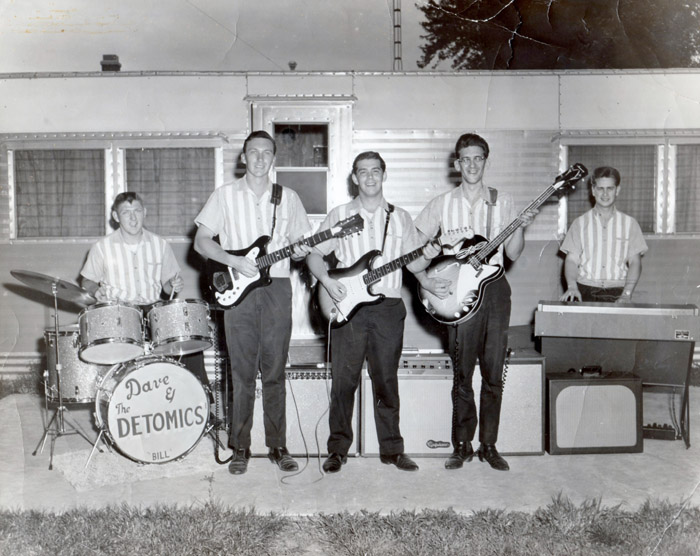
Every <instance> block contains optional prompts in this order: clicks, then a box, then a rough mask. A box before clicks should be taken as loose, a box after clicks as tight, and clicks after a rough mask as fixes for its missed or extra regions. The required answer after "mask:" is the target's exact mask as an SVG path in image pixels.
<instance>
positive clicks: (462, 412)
mask: <svg viewBox="0 0 700 556" xmlns="http://www.w3.org/2000/svg"><path fill="white" fill-rule="evenodd" d="M510 293H511V292H510V285H509V284H508V281H507V280H506V279H505V277H501V278H499V279H498V280H496V281H495V282H493V283H491V284H489V285H488V286H487V287H486V289H485V290H484V300H483V303H482V306H481V308H480V309H479V310H478V311H477V312H476V314H475V315H474V316H473V317H472V318H471V319H469V320H468V321H466V322H464V323H462V324H459V325H458V326H456V327H455V326H451V327H449V329H448V340H449V348H450V356H451V357H452V363H453V368H454V385H453V388H452V404H453V406H452V407H453V411H452V443H453V444H454V445H455V446H456V445H457V443H458V442H471V441H472V440H473V439H474V434H475V432H476V426H477V423H479V442H481V443H483V444H495V443H496V440H497V439H498V423H499V419H500V415H501V400H502V397H503V364H504V362H505V357H506V349H507V346H508V324H509V321H510ZM477 358H478V360H479V369H480V371H481V393H480V396H479V417H478V419H477V415H476V403H475V401H474V388H473V387H472V376H473V375H474V367H475V365H476V361H477Z"/></svg>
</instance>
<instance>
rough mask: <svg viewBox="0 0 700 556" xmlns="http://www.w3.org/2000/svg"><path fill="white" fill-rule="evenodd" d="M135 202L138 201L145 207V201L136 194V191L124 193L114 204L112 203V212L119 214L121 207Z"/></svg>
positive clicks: (116, 198) (117, 197) (118, 196)
mask: <svg viewBox="0 0 700 556" xmlns="http://www.w3.org/2000/svg"><path fill="white" fill-rule="evenodd" d="M134 201H138V202H139V203H141V206H144V205H143V199H142V198H141V196H140V195H139V194H138V193H135V192H134V191H125V192H124V193H120V194H119V195H117V196H116V197H115V198H114V202H113V203H112V211H114V212H116V213H118V212H119V207H120V206H122V205H123V204H124V203H133V202H134Z"/></svg>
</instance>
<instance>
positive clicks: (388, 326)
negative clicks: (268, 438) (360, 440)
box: [328, 298, 406, 455]
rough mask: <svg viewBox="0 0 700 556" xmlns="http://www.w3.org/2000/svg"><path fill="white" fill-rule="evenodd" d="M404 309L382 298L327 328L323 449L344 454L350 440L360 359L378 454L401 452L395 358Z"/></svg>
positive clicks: (400, 303)
mask: <svg viewBox="0 0 700 556" xmlns="http://www.w3.org/2000/svg"><path fill="white" fill-rule="evenodd" d="M405 319H406V307H405V306H404V304H403V301H402V300H401V299H396V298H387V299H384V300H383V301H381V302H380V303H378V304H376V305H365V306H363V307H361V308H360V309H359V310H358V311H357V312H356V313H355V315H354V316H353V317H352V319H351V320H350V321H349V322H347V323H345V324H344V325H342V326H340V327H338V328H334V329H333V330H332V331H331V358H332V363H333V367H332V368H333V370H332V374H333V380H332V384H331V407H330V415H329V419H328V421H329V425H330V437H329V438H328V452H329V453H332V452H337V453H339V454H342V455H346V454H347V453H348V450H349V449H350V445H351V444H352V439H353V431H352V414H353V409H354V407H355V392H356V391H357V387H358V385H359V384H360V378H361V373H362V366H363V363H364V361H365V357H366V358H367V362H368V372H369V376H370V378H371V380H372V393H373V399H374V422H375V424H376V426H377V438H378V440H379V452H380V453H381V454H383V455H393V454H400V453H402V452H403V451H404V446H403V438H402V437H401V432H400V430H399V380H398V377H397V372H398V366H399V359H400V357H401V350H402V348H403V327H404V320H405Z"/></svg>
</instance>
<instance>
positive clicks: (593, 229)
mask: <svg viewBox="0 0 700 556" xmlns="http://www.w3.org/2000/svg"><path fill="white" fill-rule="evenodd" d="M589 181H590V186H591V193H592V194H593V198H594V199H595V205H594V206H593V208H592V209H591V210H589V211H588V212H585V213H584V214H582V215H581V216H579V217H578V218H576V220H574V221H573V223H572V224H571V227H570V228H569V231H568V232H567V234H566V237H565V238H564V241H563V243H562V244H561V247H560V251H562V252H563V253H566V260H565V262H564V278H565V279H566V285H567V290H566V291H565V292H564V294H563V295H562V296H561V299H560V300H561V301H597V302H603V303H630V302H631V300H632V292H634V288H635V286H636V285H637V281H638V280H639V277H640V275H641V274H642V255H643V254H644V253H646V251H647V244H646V242H645V241H644V237H643V236H642V230H641V228H640V227H639V224H638V223H637V221H636V220H635V219H634V218H632V217H631V216H629V215H628V214H625V213H623V212H620V211H619V210H617V208H616V207H615V201H616V200H617V196H618V195H619V194H620V172H618V170H617V169H616V168H613V167H611V166H601V167H599V168H596V169H595V170H593V174H592V175H591V177H590V180H589Z"/></svg>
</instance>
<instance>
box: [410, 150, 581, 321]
mask: <svg viewBox="0 0 700 556" xmlns="http://www.w3.org/2000/svg"><path fill="white" fill-rule="evenodd" d="M587 174H588V170H586V168H585V166H583V165H582V164H578V163H577V164H574V165H573V166H571V167H570V168H569V169H568V170H566V172H564V173H563V174H561V175H559V176H557V177H556V178H555V180H554V184H553V185H550V186H549V187H548V188H547V189H546V190H544V191H543V192H542V193H541V194H540V196H539V197H537V199H535V200H534V201H532V202H531V203H530V204H529V205H528V206H527V207H526V208H525V209H523V210H522V211H521V213H520V214H523V213H525V212H527V211H528V210H532V209H535V208H537V207H539V206H540V205H541V204H542V203H544V202H545V201H546V200H547V199H548V198H549V197H551V196H552V195H553V194H554V193H555V192H557V191H563V190H565V189H567V188H570V187H573V186H574V185H575V184H576V182H578V181H579V180H580V179H582V178H584V177H585V176H586V175H587ZM521 224H522V221H521V220H520V217H519V216H518V218H516V219H515V220H513V221H512V222H511V223H510V224H509V225H508V226H507V227H506V228H504V230H503V231H502V232H501V233H500V234H498V235H497V236H496V237H495V238H494V239H492V240H491V241H489V240H488V239H486V238H484V237H482V236H479V235H474V236H473V237H471V238H467V239H465V240H464V242H463V243H462V245H461V246H460V248H459V250H458V251H457V253H455V254H453V255H442V256H439V257H436V258H435V259H433V262H432V263H431V265H430V267H429V268H428V270H427V271H426V272H427V275H428V277H429V278H442V279H444V280H448V281H450V282H451V283H452V285H453V288H452V292H451V293H450V295H448V296H447V297H445V298H439V297H437V296H436V295H435V294H433V293H432V292H429V291H428V290H425V289H423V288H419V297H420V300H421V302H422V303H423V306H424V307H425V308H426V310H427V311H428V314H430V316H432V317H433V318H434V319H435V320H437V321H438V322H441V323H443V324H451V325H457V324H460V323H462V322H465V321H467V320H469V319H470V318H471V317H473V316H474V315H475V314H476V312H477V311H478V310H479V308H480V307H481V305H482V303H483V299H484V290H485V289H486V287H488V285H489V284H491V283H492V282H494V281H496V280H498V279H499V278H500V277H501V276H503V274H504V270H503V267H502V266H501V265H493V264H488V263H487V261H488V260H489V259H490V257H491V256H492V254H493V253H494V251H495V250H496V249H497V248H498V247H499V246H500V245H501V244H502V243H503V242H504V241H505V240H506V239H508V238H509V237H510V235H511V234H512V233H513V232H515V230H517V229H518V228H519V227H520V225H521Z"/></svg>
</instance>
